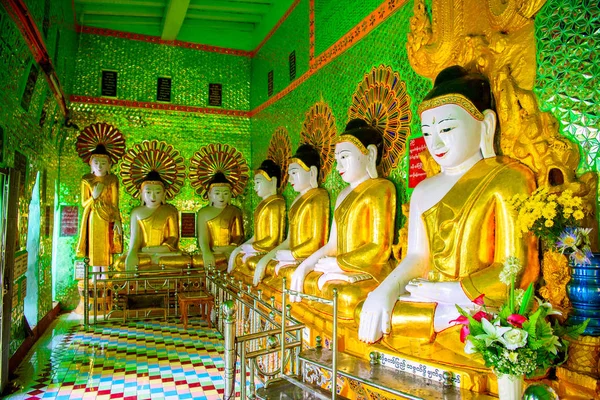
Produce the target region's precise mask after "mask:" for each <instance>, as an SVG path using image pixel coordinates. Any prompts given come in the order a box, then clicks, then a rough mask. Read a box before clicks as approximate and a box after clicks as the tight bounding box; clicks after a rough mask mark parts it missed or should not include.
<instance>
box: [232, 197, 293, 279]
mask: <svg viewBox="0 0 600 400" xmlns="http://www.w3.org/2000/svg"><path fill="white" fill-rule="evenodd" d="M284 235H285V199H284V198H283V196H281V195H278V194H274V195H272V196H269V197H267V198H266V199H264V200H263V201H261V202H260V203H259V204H258V206H257V207H256V210H254V242H253V243H252V247H253V248H254V249H255V250H256V251H257V252H258V254H257V255H254V256H251V257H249V258H248V259H247V260H246V262H243V261H242V259H243V254H238V255H237V257H236V259H235V268H234V270H233V272H232V273H233V275H234V276H235V277H237V278H239V279H241V280H243V281H244V282H246V283H247V284H251V283H252V281H253V279H254V268H255V267H256V263H257V262H258V260H260V258H261V257H263V256H264V254H265V253H267V252H269V251H271V250H273V249H274V248H275V247H277V246H278V245H279V244H280V243H281V242H283V239H284Z"/></svg>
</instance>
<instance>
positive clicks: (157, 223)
mask: <svg viewBox="0 0 600 400" xmlns="http://www.w3.org/2000/svg"><path fill="white" fill-rule="evenodd" d="M131 214H132V216H134V215H135V209H134V210H133V212H132V213H131ZM131 223H135V224H137V225H138V229H139V235H138V238H139V239H138V240H139V242H138V243H136V244H135V246H136V248H137V249H138V253H137V254H138V257H139V264H138V268H139V269H158V267H159V266H160V265H164V266H165V268H171V269H173V268H174V269H180V268H187V267H188V264H191V263H192V259H191V257H190V256H188V255H182V254H181V251H180V250H179V212H178V211H177V209H176V208H175V207H173V206H172V205H170V204H163V205H161V206H160V207H158V208H157V209H156V210H154V212H153V213H152V214H151V215H149V216H147V217H146V218H143V219H135V220H134V219H133V218H132V221H131ZM155 246H166V247H167V248H168V249H169V252H152V250H151V249H150V248H152V247H155ZM124 264H125V257H121V258H120V259H119V261H118V264H117V265H116V269H117V270H123V269H125V268H124Z"/></svg>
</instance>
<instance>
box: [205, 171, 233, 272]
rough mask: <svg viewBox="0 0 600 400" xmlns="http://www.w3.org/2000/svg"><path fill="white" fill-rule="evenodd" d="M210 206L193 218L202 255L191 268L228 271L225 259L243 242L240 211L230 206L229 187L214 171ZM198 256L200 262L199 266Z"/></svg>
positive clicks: (210, 185)
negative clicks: (210, 267)
mask: <svg viewBox="0 0 600 400" xmlns="http://www.w3.org/2000/svg"><path fill="white" fill-rule="evenodd" d="M207 195H208V200H209V205H207V206H205V207H202V208H201V209H200V210H199V211H198V214H197V216H196V225H197V232H198V247H199V248H200V250H201V251H202V255H201V256H194V267H201V266H206V267H208V266H216V267H218V268H220V269H223V270H224V269H225V268H227V260H228V259H229V256H230V255H231V253H232V252H233V250H234V249H235V248H236V247H238V246H239V245H240V244H241V243H242V241H243V240H244V220H243V216H242V210H240V209H239V208H238V207H236V206H233V205H231V204H229V202H230V201H231V197H232V184H231V182H230V181H229V180H228V179H227V178H226V177H225V175H224V174H223V173H222V172H217V173H216V174H215V175H214V177H213V178H212V179H211V181H210V183H209V184H208V191H207ZM200 257H201V260H202V261H201V263H200Z"/></svg>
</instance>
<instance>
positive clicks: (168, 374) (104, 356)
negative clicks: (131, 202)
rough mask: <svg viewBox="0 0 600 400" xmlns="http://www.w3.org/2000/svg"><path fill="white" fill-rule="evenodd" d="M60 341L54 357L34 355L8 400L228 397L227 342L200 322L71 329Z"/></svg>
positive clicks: (205, 399) (132, 323) (207, 399)
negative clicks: (225, 389)
mask: <svg viewBox="0 0 600 400" xmlns="http://www.w3.org/2000/svg"><path fill="white" fill-rule="evenodd" d="M61 338H62V340H61V341H60V342H59V343H56V345H54V346H50V347H52V349H51V351H50V352H49V357H41V356H40V357H37V355H36V352H34V353H33V355H32V356H31V359H29V360H25V362H24V363H23V364H22V365H21V366H20V367H19V369H18V370H17V371H16V375H17V376H19V374H20V372H23V373H24V375H27V374H28V375H30V377H29V378H27V382H23V381H21V385H22V386H23V390H21V391H20V392H19V393H15V394H13V395H11V396H9V397H8V398H9V399H11V400H16V399H30V400H38V399H40V400H41V399H56V400H68V399H100V400H102V399H125V400H132V399H150V398H152V399H153V400H156V399H198V400H212V399H220V398H222V397H223V391H224V381H223V375H224V372H223V367H224V361H223V341H222V337H221V335H220V334H219V333H218V332H217V331H216V330H214V329H208V328H207V326H206V324H205V323H204V322H202V321H193V320H190V324H189V325H188V329H184V328H183V325H182V324H181V323H179V321H175V320H172V321H168V322H163V321H128V322H126V323H123V322H117V321H115V322H111V323H110V325H109V324H108V323H104V324H101V325H96V326H94V327H92V328H91V329H90V330H88V331H85V330H84V329H83V327H82V326H81V325H74V326H71V327H69V328H68V329H67V330H66V332H65V334H64V335H62V336H61ZM38 347H41V348H42V349H43V348H44V345H43V344H42V346H38ZM36 358H37V359H36ZM42 358H47V359H46V360H45V361H42V360H41V359H42ZM40 361H41V362H40ZM32 364H33V365H34V367H33V370H32ZM27 368H28V369H29V370H30V371H29V372H28V373H27V372H25V371H22V370H23V369H27ZM237 390H238V391H239V388H237Z"/></svg>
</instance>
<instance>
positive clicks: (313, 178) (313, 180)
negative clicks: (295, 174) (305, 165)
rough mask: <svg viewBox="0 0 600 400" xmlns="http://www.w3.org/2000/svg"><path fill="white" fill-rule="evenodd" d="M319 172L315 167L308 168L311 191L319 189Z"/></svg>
mask: <svg viewBox="0 0 600 400" xmlns="http://www.w3.org/2000/svg"><path fill="white" fill-rule="evenodd" d="M318 177H319V170H318V169H317V167H315V166H314V165H312V166H311V167H310V187H311V188H313V189H316V188H318V187H319V180H318Z"/></svg>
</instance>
